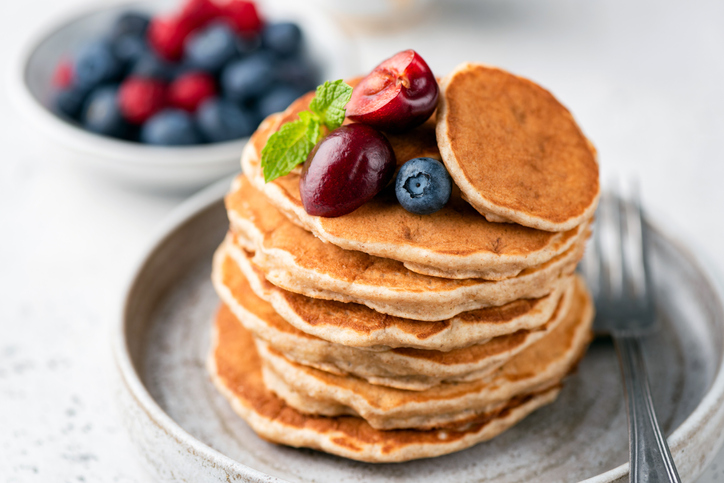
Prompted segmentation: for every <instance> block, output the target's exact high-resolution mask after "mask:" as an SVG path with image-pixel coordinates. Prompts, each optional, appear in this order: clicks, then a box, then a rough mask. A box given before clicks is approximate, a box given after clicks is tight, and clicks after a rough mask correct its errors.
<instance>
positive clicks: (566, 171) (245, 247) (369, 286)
mask: <svg viewBox="0 0 724 483" xmlns="http://www.w3.org/2000/svg"><path fill="white" fill-rule="evenodd" d="M311 97H312V95H311V94H310V95H307V96H304V97H302V98H300V99H299V100H297V101H296V102H295V103H294V104H293V105H292V106H290V107H289V108H288V109H287V110H286V111H285V112H283V113H279V114H276V115H272V116H270V117H269V118H268V119H266V120H265V121H264V122H263V123H262V125H261V126H260V127H259V129H258V130H257V132H256V133H255V134H254V135H253V136H252V139H251V141H250V142H249V143H248V145H247V147H246V149H245V151H244V153H243V156H242V168H243V171H244V175H242V176H240V177H238V178H237V179H236V180H235V182H234V184H233V186H232V189H231V191H230V193H229V194H228V196H227V198H226V206H227V210H228V215H229V220H230V231H229V234H228V236H227V237H226V239H225V241H224V242H223V243H222V245H221V246H220V247H219V249H218V251H217V253H216V255H215V257H214V266H213V275H212V278H213V283H214V286H215V288H216V290H217V292H218V294H219V297H220V298H221V300H222V307H221V309H220V310H219V312H218V315H217V317H216V321H215V324H214V337H213V348H212V352H211V355H210V358H209V370H210V372H211V375H212V378H213V380H214V382H215V384H216V385H217V387H218V388H219V390H220V391H221V392H222V393H223V394H224V395H225V396H226V397H227V398H228V399H229V401H230V402H231V404H232V406H233V408H234V409H235V410H236V411H237V412H238V413H239V415H241V417H242V418H244V419H245V420H246V421H247V422H248V423H249V425H250V426H251V427H252V428H253V429H254V430H255V431H256V432H257V433H258V434H259V435H260V436H261V437H263V438H265V439H267V440H270V441H274V442H278V443H282V444H287V445H291V446H297V447H310V448H316V449H320V450H323V451H326V452H329V453H333V454H337V455H341V456H345V457H348V458H353V459H357V460H362V461H371V462H394V461H405V460H410V459H415V458H423V457H430V456H436V455H441V454H446V453H450V452H453V451H457V450H460V449H463V448H466V447H469V446H471V445H473V444H475V443H478V442H480V441H484V440H486V439H489V438H491V437H493V436H495V435H497V434H499V433H500V432H502V431H504V430H505V429H507V428H509V427H510V426H512V425H514V424H515V423H516V422H518V421H519V420H521V419H522V418H523V417H525V416H526V415H527V414H529V413H530V412H532V411H533V410H535V409H536V408H538V407H540V406H542V405H544V404H547V403H550V402H552V401H553V400H554V399H555V398H556V396H557V394H558V392H559V391H560V388H561V381H562V379H563V378H564V377H565V376H566V375H567V374H569V373H570V372H571V371H572V370H573V369H574V368H575V366H576V364H577V362H578V361H579V359H580V358H581V357H582V355H583V353H584V352H585V349H586V347H587V345H588V342H589V341H590V337H591V322H592V318H593V309H592V304H591V300H590V297H589V295H588V292H587V290H586V288H585V285H584V283H583V281H582V280H581V279H580V278H578V277H577V276H576V275H575V274H574V270H575V267H576V264H577V263H578V261H579V260H580V258H581V257H582V255H583V251H584V245H585V242H586V240H587V238H588V236H589V234H590V223H591V217H592V213H593V211H594V210H595V206H596V203H597V200H598V192H599V186H598V165H597V161H596V157H595V151H594V150H593V148H592V146H591V145H590V143H589V142H588V141H587V140H586V138H585V137H584V136H583V134H582V133H581V131H580V129H579V128H578V126H577V125H576V124H575V122H574V121H573V118H572V117H571V116H570V114H569V113H568V111H567V110H566V109H565V108H564V107H563V106H562V105H561V104H560V103H558V101H556V100H555V98H553V96H551V95H550V94H549V93H548V92H547V91H545V90H544V89H542V88H541V87H539V86H537V85H536V84H534V83H532V82H530V81H528V80H526V79H522V78H519V77H516V76H514V75H512V74H509V73H507V72H504V71H502V70H499V69H494V68H490V67H486V66H482V65H473V64H465V65H462V66H460V67H458V68H457V69H456V70H455V71H454V72H452V73H451V74H450V75H449V76H448V77H446V78H445V79H443V81H442V82H441V102H440V105H439V107H438V111H437V114H436V116H434V118H433V119H431V120H430V121H428V122H427V123H425V124H424V125H422V126H420V127H418V128H416V129H414V130H411V131H408V132H405V133H402V134H395V135H392V134H390V135H387V137H388V139H389V140H390V143H391V144H392V146H393V148H394V151H395V155H396V157H397V161H398V165H401V164H403V163H404V162H405V161H407V160H409V159H412V158H415V157H420V156H429V157H434V158H437V159H441V160H443V161H444V163H445V165H446V167H447V169H448V171H449V172H450V174H451V176H452V177H453V180H454V182H455V187H454V189H453V195H452V198H451V200H450V202H449V203H448V204H447V205H446V206H445V207H444V208H443V209H442V210H440V211H438V212H436V213H433V214H431V215H415V214H413V213H410V212H407V211H405V210H404V209H403V208H402V207H401V206H400V205H399V203H398V202H397V200H396V197H395V194H394V189H393V188H392V187H388V188H387V189H385V190H383V192H382V193H380V194H379V195H378V196H377V197H375V198H374V199H373V200H372V201H370V202H368V203H366V204H365V205H363V206H362V207H361V208H359V209H357V210H356V211H354V212H352V213H350V214H348V215H345V216H341V217H338V218H323V217H316V216H310V215H308V214H307V213H306V212H305V211H304V208H303V206H302V203H301V201H300V196H299V178H300V170H299V169H297V170H295V171H293V172H292V173H291V174H289V175H287V176H284V177H281V178H278V179H276V180H274V181H272V182H270V183H264V178H263V175H262V172H261V167H260V157H261V150H262V148H263V147H264V145H265V143H266V140H267V139H268V138H269V136H270V135H271V134H272V133H274V132H275V131H277V130H278V129H279V128H280V126H281V125H282V124H284V123H286V122H289V121H292V120H295V119H296V118H297V113H298V112H299V111H301V110H303V109H305V108H306V107H307V106H308V104H309V101H310V100H311Z"/></svg>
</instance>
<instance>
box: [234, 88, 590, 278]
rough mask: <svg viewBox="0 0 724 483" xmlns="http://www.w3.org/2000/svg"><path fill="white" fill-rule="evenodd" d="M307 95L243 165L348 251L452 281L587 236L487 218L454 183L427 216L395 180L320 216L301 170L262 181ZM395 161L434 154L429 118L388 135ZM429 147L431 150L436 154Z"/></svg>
mask: <svg viewBox="0 0 724 483" xmlns="http://www.w3.org/2000/svg"><path fill="white" fill-rule="evenodd" d="M308 102H309V96H305V97H302V98H301V99H299V100H297V101H295V102H294V103H293V104H292V105H291V106H290V107H289V108H288V109H287V110H286V111H285V112H284V113H283V114H276V115H272V116H270V117H269V118H267V119H266V120H265V121H264V122H263V123H262V125H261V126H260V127H259V129H257V131H256V132H255V133H254V134H253V135H252V137H251V139H250V141H249V143H247V145H246V147H245V148H244V151H243V153H242V158H241V164H242V170H243V171H244V173H245V174H246V176H248V177H249V180H250V181H251V182H252V184H253V185H254V186H256V188H257V189H259V190H260V191H262V192H263V193H264V194H265V195H266V196H267V197H268V198H269V200H270V201H271V203H272V204H273V205H274V206H276V207H277V208H278V209H279V210H280V211H281V212H282V213H284V215H286V216H287V217H288V218H289V219H290V220H291V221H292V222H294V223H296V224H298V225H299V226H301V227H303V228H305V229H306V230H309V231H311V232H312V233H314V234H315V235H316V236H317V237H319V238H320V239H322V240H324V241H327V242H330V243H332V244H335V245H337V246H339V247H341V248H343V249H346V250H356V251H361V252H364V253H368V254H370V255H374V256H377V257H382V258H390V259H393V260H398V261H401V262H403V263H404V264H405V266H406V267H407V268H408V269H410V270H412V271H415V272H418V273H423V274H428V275H433V276H437V277H447V278H453V279H465V278H484V279H489V280H500V279H503V278H508V277H513V276H515V275H517V274H518V273H520V272H521V271H523V270H525V269H526V268H530V267H535V266H538V265H541V264H543V263H545V262H547V261H548V260H550V259H552V258H553V257H555V256H556V255H559V254H561V253H563V252H565V251H566V250H567V249H568V248H570V247H571V246H572V245H573V244H574V243H575V242H576V241H577V240H579V239H580V238H581V237H583V236H584V232H585V227H584V226H582V225H579V226H576V227H573V228H571V229H570V230H568V231H566V232H562V233H551V232H546V231H541V230H535V229H532V228H527V227H524V226H521V225H515V224H503V223H491V222H488V221H487V220H486V219H485V218H484V217H483V216H481V215H480V214H479V213H478V212H477V211H476V210H475V209H474V208H473V207H471V206H470V205H469V204H468V203H467V202H466V201H465V200H463V199H462V197H461V195H460V192H459V190H457V189H453V194H452V196H451V199H450V201H449V202H448V204H447V205H446V206H445V207H444V208H443V209H441V210H439V211H437V212H435V213H433V214H430V215H422V216H421V215H416V214H414V213H410V212H408V211H406V210H405V209H404V208H403V207H402V206H401V205H400V204H399V202H398V201H397V198H396V196H395V193H394V186H393V185H389V186H388V187H387V188H386V189H384V190H383V191H382V192H381V193H380V194H379V195H378V196H376V197H375V198H373V199H372V200H371V201H369V202H367V203H365V204H364V205H363V206H361V207H360V208H358V209H357V210H355V211H353V212H352V213H349V214H347V215H344V216H340V217H337V218H324V217H319V216H311V215H309V214H307V212H306V211H305V210H304V207H303V206H302V202H301V198H300V195H299V178H300V173H301V170H300V169H299V168H297V169H296V170H294V171H292V173H290V174H288V175H286V176H282V177H280V178H277V179H276V180H274V181H272V182H270V183H265V182H264V177H263V174H262V170H261V164H260V159H261V150H262V148H263V147H264V145H265V144H266V141H267V139H268V137H269V136H270V135H271V134H272V133H273V132H275V131H276V130H277V129H278V128H279V127H280V126H281V125H282V124H283V123H284V122H288V121H291V120H294V119H295V118H296V113H297V112H299V111H300V110H302V109H305V108H306V107H307V104H308ZM388 138H389V140H390V143H391V144H392V147H393V149H394V150H395V153H396V156H397V161H398V164H402V163H404V162H405V161H407V160H409V159H411V158H413V157H416V156H420V155H428V156H434V157H437V158H439V157H440V156H439V154H438V153H437V141H436V140H435V129H434V125H433V124H432V123H426V124H424V125H422V126H420V127H418V128H416V129H414V130H411V131H408V132H406V133H403V134H398V135H395V136H388ZM433 151H434V152H433Z"/></svg>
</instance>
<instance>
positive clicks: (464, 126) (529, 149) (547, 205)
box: [437, 64, 599, 231]
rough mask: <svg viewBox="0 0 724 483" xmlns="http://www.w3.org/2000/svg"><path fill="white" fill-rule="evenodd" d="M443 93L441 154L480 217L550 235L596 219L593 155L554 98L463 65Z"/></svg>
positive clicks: (511, 78)
mask: <svg viewBox="0 0 724 483" xmlns="http://www.w3.org/2000/svg"><path fill="white" fill-rule="evenodd" d="M440 87H441V96H440V106H439V107H438V115H437V141H438V144H439V146H440V152H441V154H442V158H443V161H444V163H445V166H446V167H447V169H448V171H449V172H450V176H452V178H453V179H454V180H455V183H456V184H457V185H458V187H459V188H460V190H461V191H462V193H463V197H464V198H465V199H466V200H467V201H469V202H470V204H471V205H473V206H474V207H475V208H476V209H477V210H478V211H479V212H480V213H482V214H483V215H485V216H486V217H488V219H490V220H491V221H503V220H509V221H513V222H515V223H520V224H521V225H525V226H530V227H533V228H537V229H540V230H548V231H565V230H570V229H572V228H573V227H575V226H577V225H579V224H581V223H582V222H583V221H584V220H586V219H588V218H590V217H591V216H592V215H593V212H594V211H595V209H596V202H597V200H598V195H599V185H598V163H597V162H596V153H595V150H594V148H593V147H592V146H591V144H590V143H589V141H588V140H587V139H586V138H585V136H584V135H583V133H581V130H580V129H579V127H578V126H577V125H576V122H575V121H574V120H573V117H572V116H571V114H570V113H569V112H568V110H567V109H566V108H565V107H563V106H562V105H561V104H560V103H559V102H558V101H557V100H556V99H555V98H554V97H553V96H552V95H551V94H550V92H548V91H546V90H545V89H543V88H542V87H540V86H539V85H537V84H535V83H533V82H531V81H529V80H527V79H524V78H522V77H518V76H515V75H513V74H510V73H508V72H505V71H503V70H501V69H497V68H494V67H487V66H484V65H480V64H462V65H461V66H459V67H457V68H456V69H455V70H454V71H453V72H451V73H450V74H449V75H448V76H447V77H445V78H444V79H443V81H442V84H441V86H440Z"/></svg>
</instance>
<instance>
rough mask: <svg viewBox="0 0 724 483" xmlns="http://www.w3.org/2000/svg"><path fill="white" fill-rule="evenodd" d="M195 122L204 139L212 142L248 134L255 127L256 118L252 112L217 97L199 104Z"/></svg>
mask: <svg viewBox="0 0 724 483" xmlns="http://www.w3.org/2000/svg"><path fill="white" fill-rule="evenodd" d="M196 122H197V124H198V126H199V130H200V131H201V133H202V134H203V135H204V136H205V137H206V139H207V140H209V141H211V142H214V143H219V142H223V141H231V140H232V139H239V138H243V137H246V136H250V135H251V133H253V132H254V129H255V128H256V118H255V117H254V116H253V115H252V114H250V113H249V112H247V111H245V110H243V109H241V108H240V107H238V106H237V105H236V104H234V103H232V102H229V101H226V100H223V99H218V98H214V99H209V100H208V101H206V102H204V103H203V104H201V106H199V109H198V110H197V111H196Z"/></svg>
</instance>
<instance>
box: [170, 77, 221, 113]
mask: <svg viewBox="0 0 724 483" xmlns="http://www.w3.org/2000/svg"><path fill="white" fill-rule="evenodd" d="M215 94H216V84H215V82H214V78H213V77H211V76H210V75H209V74H206V73H205V72H188V73H186V74H183V75H182V76H180V77H179V78H178V79H176V80H175V81H173V82H172V83H171V85H170V86H169V88H168V103H169V104H170V105H172V106H174V107H178V108H180V109H183V110H185V111H188V112H195V111H196V109H197V108H198V107H199V106H200V105H201V103H202V102H204V101H205V100H207V99H210V98H212V97H214V95H215Z"/></svg>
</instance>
